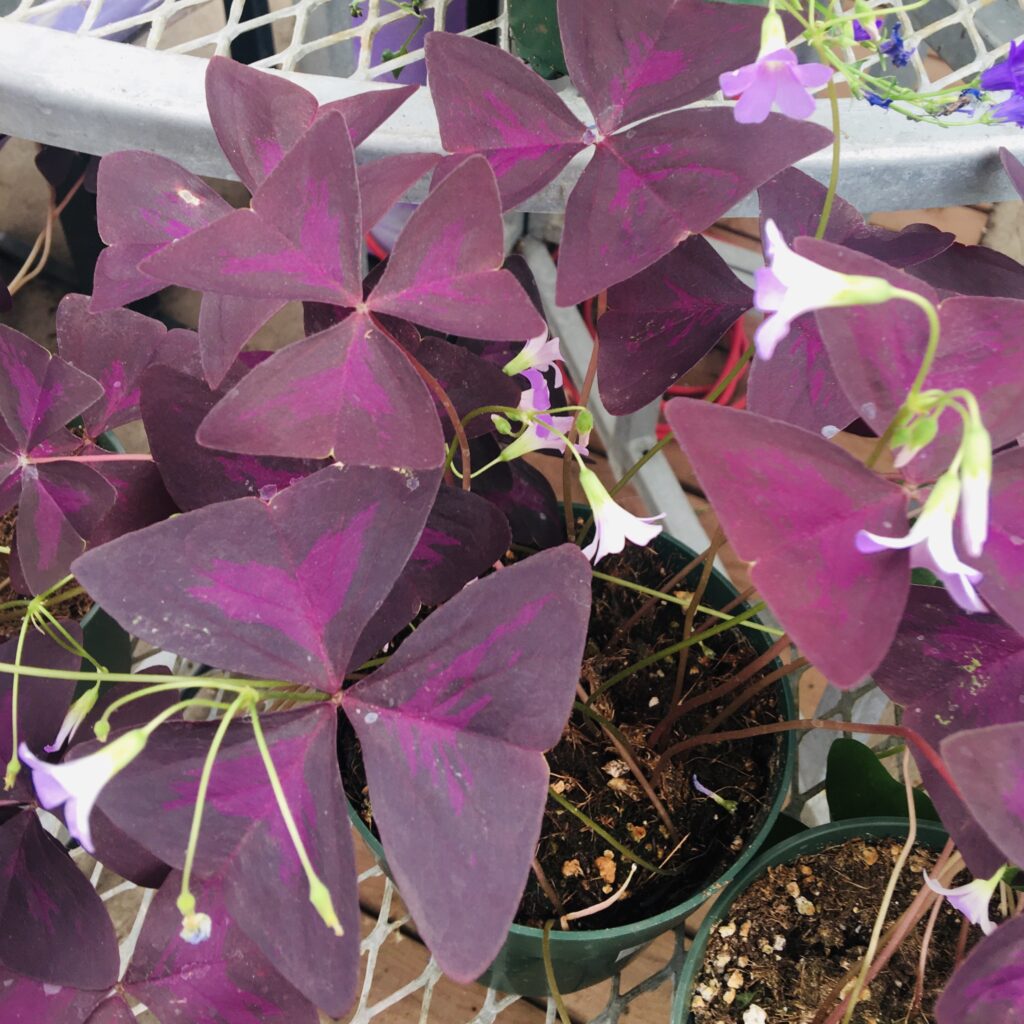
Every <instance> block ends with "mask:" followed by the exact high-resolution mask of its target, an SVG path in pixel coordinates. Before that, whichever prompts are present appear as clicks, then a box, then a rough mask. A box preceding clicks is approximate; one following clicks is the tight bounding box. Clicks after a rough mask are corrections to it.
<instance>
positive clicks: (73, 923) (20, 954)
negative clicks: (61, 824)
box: [0, 810, 118, 1020]
mask: <svg viewBox="0 0 1024 1024" xmlns="http://www.w3.org/2000/svg"><path fill="white" fill-rule="evenodd" d="M0 971H10V972H12V973H15V974H21V975H23V976H25V977H27V978H32V979H34V980H35V981H40V982H43V983H44V984H47V985H55V986H64V985H68V986H72V987H74V988H85V989H107V988H109V987H110V986H111V985H113V984H114V982H116V981H117V974H118V956H117V937H116V936H115V934H114V926H113V924H112V923H111V920H110V917H109V915H108V914H107V911H106V909H105V908H104V906H103V903H102V901H101V900H100V898H99V896H98V895H97V894H96V890H95V889H94V888H93V887H92V886H91V885H90V884H89V880H88V879H87V878H86V877H85V875H83V874H82V872H81V871H79V870H78V868H77V867H76V865H75V863H74V861H73V860H72V859H71V858H70V857H69V856H68V855H67V853H65V852H64V849H63V847H61V845H60V843H58V842H57V840H56V839H54V838H53V836H51V835H50V834H49V833H48V832H46V831H44V829H43V827H42V825H40V824H39V818H38V816H37V815H36V812H35V811H34V810H26V811H23V812H22V813H21V814H19V815H17V816H16V817H14V818H12V819H11V820H10V821H7V822H6V823H5V824H3V825H0ZM0 999H2V1000H4V1001H6V994H4V996H0ZM6 1019H7V1018H6V1014H5V1020H6Z"/></svg>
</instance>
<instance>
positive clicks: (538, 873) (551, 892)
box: [530, 857, 565, 917]
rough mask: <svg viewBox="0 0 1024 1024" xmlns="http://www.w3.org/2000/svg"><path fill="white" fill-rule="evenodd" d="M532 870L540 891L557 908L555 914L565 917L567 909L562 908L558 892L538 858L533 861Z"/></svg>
mask: <svg viewBox="0 0 1024 1024" xmlns="http://www.w3.org/2000/svg"><path fill="white" fill-rule="evenodd" d="M530 869H531V870H532V871H533V874H534V877H535V878H536V879H537V884H538V885H539V886H540V891H541V892H542V893H544V895H545V896H546V897H547V900H548V902H549V903H550V904H551V906H552V907H554V908H555V913H557V914H558V916H559V917H562V916H564V914H565V907H564V906H562V901H561V899H560V898H559V896H558V892H557V891H556V889H555V887H554V886H553V885H552V884H551V881H550V879H549V878H548V876H547V875H546V874H545V873H544V868H542V867H541V864H540V861H539V860H538V859H537V858H536V857H534V858H533V860H532V861H531V863H530Z"/></svg>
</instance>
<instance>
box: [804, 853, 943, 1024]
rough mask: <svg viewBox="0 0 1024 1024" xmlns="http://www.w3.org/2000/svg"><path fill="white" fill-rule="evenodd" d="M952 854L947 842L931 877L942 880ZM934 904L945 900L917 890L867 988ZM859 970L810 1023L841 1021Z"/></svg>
mask: <svg viewBox="0 0 1024 1024" xmlns="http://www.w3.org/2000/svg"><path fill="white" fill-rule="evenodd" d="M952 851H953V842H952V840H947V842H946V845H945V846H944V847H943V850H942V852H941V853H940V854H939V857H938V860H936V862H935V866H934V867H933V868H932V876H933V877H934V878H935V879H939V878H940V877H941V875H942V872H943V870H944V869H945V867H946V865H947V863H948V862H949V858H950V855H951V854H952ZM933 902H938V903H941V902H942V897H941V896H938V895H937V894H936V893H934V892H932V890H931V889H929V888H928V886H926V885H922V886H921V888H920V889H919V890H918V892H917V895H916V896H915V897H914V899H913V900H912V901H911V903H910V906H908V907H907V909H906V910H904V911H903V913H902V914H901V915H900V916H899V917H898V918H897V919H896V921H895V922H894V923H893V924H892V926H891V927H890V928H889V930H888V931H887V932H886V933H885V934H884V935H883V936H882V951H881V953H880V954H879V955H878V956H877V957H876V958H875V961H874V963H873V965H872V967H871V971H870V972H869V974H868V979H867V981H868V984H870V983H871V982H872V981H873V980H874V978H875V976H876V975H877V974H878V972H879V971H881V970H882V969H883V968H884V967H885V965H886V964H887V963H888V962H889V961H890V959H892V955H893V953H895V952H896V950H897V949H899V947H900V945H901V943H902V942H903V941H904V939H906V937H907V935H909V934H910V931H911V929H913V928H915V927H916V926H917V924H918V922H919V921H920V920H921V918H922V917H924V915H925V914H926V913H927V911H928V908H929V907H930V906H931V904H932V903H933ZM860 966H861V961H860V960H857V961H855V962H854V963H852V964H851V965H850V968H849V970H847V972H846V974H844V975H843V976H842V977H841V978H840V979H839V980H838V981H837V982H836V983H835V985H833V986H832V988H831V989H830V990H829V992H828V995H826V996H825V998H824V1000H822V1003H821V1007H820V1009H819V1010H818V1012H817V1013H816V1014H815V1015H814V1018H813V1019H812V1020H811V1024H826V1019H828V1020H832V1021H836V1020H838V1018H839V1016H840V1015H841V1014H842V1013H843V1007H844V1005H845V1000H844V1001H843V1002H841V1003H839V1005H838V1006H837V1005H836V1001H837V1000H839V998H840V994H841V993H842V991H843V989H845V988H846V987H847V985H849V984H850V982H851V981H853V979H854V978H855V977H856V976H857V972H858V971H859V970H860Z"/></svg>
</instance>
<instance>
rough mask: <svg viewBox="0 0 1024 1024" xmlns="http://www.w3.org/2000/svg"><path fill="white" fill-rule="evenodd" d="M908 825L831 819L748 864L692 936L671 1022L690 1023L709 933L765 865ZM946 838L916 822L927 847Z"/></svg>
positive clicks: (931, 825) (898, 833)
mask: <svg viewBox="0 0 1024 1024" xmlns="http://www.w3.org/2000/svg"><path fill="white" fill-rule="evenodd" d="M908 828H909V822H908V821H907V819H906V818H850V819H848V820H846V821H834V822H832V823H831V824H829V825H821V826H820V827H818V828H812V829H808V830H807V831H806V832H801V833H799V834H798V835H795V836H792V837H790V838H789V839H786V840H784V841H783V842H781V843H778V844H777V845H775V846H773V847H772V848H771V849H769V850H766V851H765V852H764V853H762V854H761V856H760V857H758V858H757V859H756V860H754V861H752V862H750V863H748V864H747V865H746V867H745V868H744V869H743V870H742V871H741V872H740V873H739V874H738V875H736V877H735V878H734V879H733V881H732V882H731V883H730V885H729V887H728V888H727V889H726V890H725V892H723V893H722V895H721V896H720V897H719V898H718V899H717V900H716V901H715V904H714V906H713V907H712V908H711V910H710V912H709V913H708V916H707V917H706V918H704V922H703V923H702V924H701V926H700V930H699V931H698V932H697V934H696V936H695V937H694V940H693V945H691V946H690V949H689V951H688V952H687V954H686V960H685V962H684V963H683V969H682V970H681V971H680V972H679V979H678V980H677V982H676V994H675V999H674V1001H673V1003H672V1017H671V1024H689V1021H690V1003H691V1002H692V1000H693V989H694V985H696V983H697V979H698V977H699V976H700V973H701V969H702V968H703V966H704V950H705V949H706V948H707V944H708V939H709V937H710V936H711V932H712V931H713V930H714V929H715V928H716V927H717V926H718V925H719V924H720V923H721V922H722V921H723V920H725V918H726V917H727V916H728V914H729V910H730V908H731V907H732V904H733V903H734V902H735V901H736V900H737V899H738V898H739V896H740V895H741V894H742V893H743V892H745V891H746V889H747V888H748V887H749V886H750V885H751V883H753V882H754V881H756V880H757V879H758V878H760V877H761V875H763V874H764V873H765V871H767V870H768V868H771V867H775V866H776V865H778V864H788V863H790V862H791V861H794V860H796V859H797V858H798V857H802V856H803V855H804V854H808V853H818V852H819V851H820V850H824V849H827V848H828V847H829V846H835V845H836V844H837V843H843V842H846V840H848V839H861V838H875V839H906V837H907V830H908ZM946 839H947V835H946V831H945V829H943V828H942V826H941V825H938V824H936V823H935V822H931V821H919V822H918V823H917V842H919V843H921V844H922V845H924V846H927V847H928V848H929V849H931V850H940V849H942V847H943V846H944V845H945V842H946Z"/></svg>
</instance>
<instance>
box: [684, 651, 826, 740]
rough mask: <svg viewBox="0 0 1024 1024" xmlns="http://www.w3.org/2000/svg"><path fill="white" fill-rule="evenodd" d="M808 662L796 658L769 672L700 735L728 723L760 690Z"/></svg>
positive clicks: (805, 666) (727, 707) (803, 666)
mask: <svg viewBox="0 0 1024 1024" xmlns="http://www.w3.org/2000/svg"><path fill="white" fill-rule="evenodd" d="M809 664H810V662H809V661H808V660H807V659H806V658H797V659H796V661H791V662H789V663H787V664H785V665H783V666H782V667H781V668H777V669H776V670H775V671H774V672H769V673H768V675H766V676H765V677H764V679H758V680H757V682H756V683H754V685H753V686H751V687H750V688H749V689H746V690H744V691H743V692H742V693H741V694H740V695H739V696H738V697H736V698H735V699H734V700H732V701H730V703H729V704H727V705H726V706H725V707H724V708H722V710H721V711H719V712H718V714H717V715H715V717H714V718H712V719H711V721H710V722H708V724H707V725H706V726H704V728H703V729H702V730H701V733H702V734H703V733H713V732H714V731H715V729H717V728H718V727H719V726H720V725H721V724H722V723H723V722H727V721H729V719H730V718H732V716H733V715H734V714H736V712H737V711H739V709H740V708H741V707H743V706H744V705H745V704H748V703H749V702H750V701H752V700H753V699H754V698H755V697H756V696H757V695H758V694H759V693H760V692H761V691H762V690H767V689H768V687H769V686H771V685H772V684H773V683H777V682H778V681H779V680H780V679H785V678H786V676H788V675H792V674H793V673H794V672H799V671H801V670H802V669H805V668H807V666H808V665H809Z"/></svg>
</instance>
